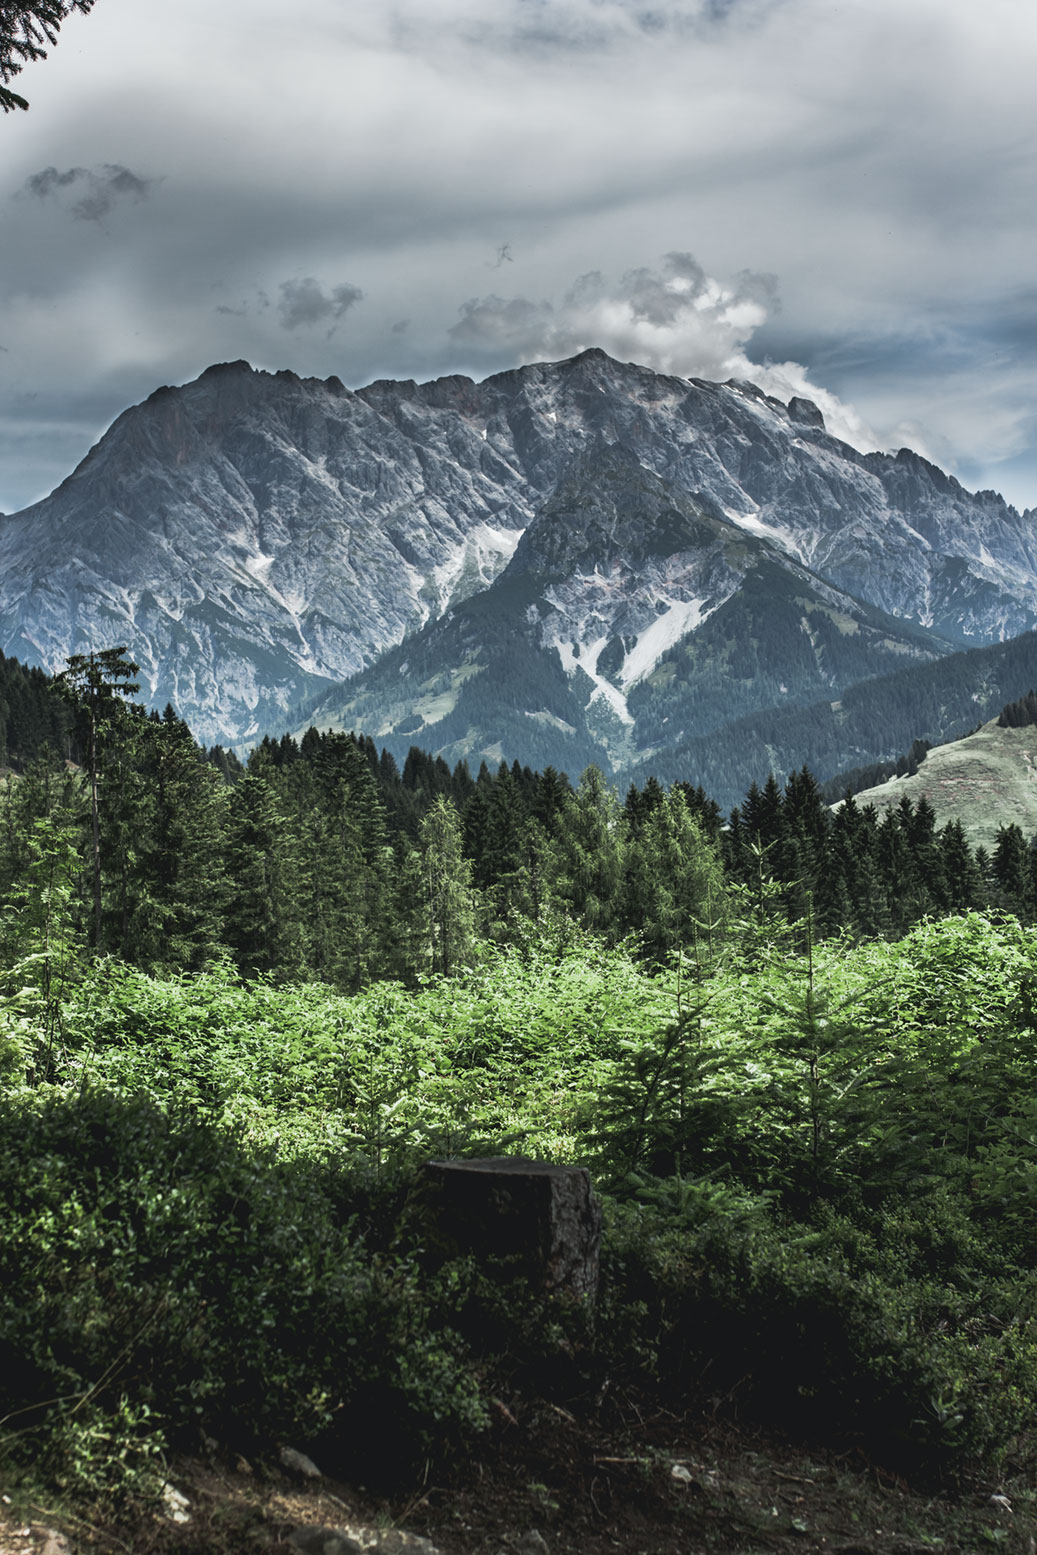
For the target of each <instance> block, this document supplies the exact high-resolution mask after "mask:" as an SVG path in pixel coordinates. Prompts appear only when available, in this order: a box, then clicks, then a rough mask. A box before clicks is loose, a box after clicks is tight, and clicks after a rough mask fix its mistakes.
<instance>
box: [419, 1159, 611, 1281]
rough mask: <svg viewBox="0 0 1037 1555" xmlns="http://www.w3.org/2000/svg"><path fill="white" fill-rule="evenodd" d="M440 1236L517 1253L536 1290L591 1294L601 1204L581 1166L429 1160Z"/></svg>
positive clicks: (481, 1253) (467, 1246)
mask: <svg viewBox="0 0 1037 1555" xmlns="http://www.w3.org/2000/svg"><path fill="white" fill-rule="evenodd" d="M425 1174H426V1184H427V1188H428V1193H429V1199H430V1201H431V1207H432V1212H433V1215H434V1217H435V1223H436V1230H437V1232H438V1235H439V1237H440V1238H441V1239H442V1240H443V1241H444V1242H445V1243H446V1244H447V1245H448V1246H451V1247H454V1248H456V1249H457V1251H458V1252H461V1253H474V1254H475V1255H476V1256H477V1257H493V1258H506V1259H508V1260H513V1261H514V1262H515V1264H516V1266H517V1267H518V1269H519V1270H520V1271H521V1272H522V1273H523V1274H525V1275H526V1276H527V1277H528V1279H529V1281H530V1283H531V1285H532V1286H533V1287H534V1289H537V1290H540V1291H543V1292H544V1293H545V1294H547V1295H567V1296H570V1297H573V1298H577V1299H581V1300H583V1299H586V1300H590V1301H593V1299H594V1296H595V1293H596V1291H597V1285H598V1253H599V1250H600V1247H601V1205H600V1204H599V1203H598V1200H597V1199H596V1198H595V1196H594V1191H593V1189H592V1188H591V1180H590V1174H589V1173H588V1172H587V1171H586V1170H585V1169H584V1168H583V1167H582V1166H558V1165H556V1164H555V1163H554V1162H553V1161H530V1160H525V1159H523V1157H521V1156H484V1157H481V1158H478V1159H475V1160H470V1161H461V1160H459V1161H429V1162H428V1164H427V1166H426V1168H425Z"/></svg>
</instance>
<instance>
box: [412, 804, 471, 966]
mask: <svg viewBox="0 0 1037 1555" xmlns="http://www.w3.org/2000/svg"><path fill="white" fill-rule="evenodd" d="M419 842H420V864H421V884H422V898H423V908H424V930H425V934H424V938H425V945H426V949H427V953H428V958H429V966H430V968H431V970H432V972H433V973H437V972H438V973H440V974H441V975H442V976H444V977H448V976H449V975H450V974H451V973H452V972H454V971H455V970H456V969H457V968H458V967H460V966H463V965H465V964H466V963H467V962H468V961H470V960H471V959H472V957H473V955H474V953H475V896H474V893H473V890H472V872H471V865H470V864H469V862H468V860H467V859H466V858H465V856H464V852H463V849H462V839H461V823H460V819H459V817H458V814H457V811H456V809H455V808H454V806H453V804H452V803H451V801H450V800H449V799H445V798H443V797H442V796H440V797H439V798H437V799H436V800H435V801H434V802H433V804H432V806H431V808H430V809H429V811H428V813H427V814H426V816H425V817H424V819H423V820H422V822H421V827H420V831H419Z"/></svg>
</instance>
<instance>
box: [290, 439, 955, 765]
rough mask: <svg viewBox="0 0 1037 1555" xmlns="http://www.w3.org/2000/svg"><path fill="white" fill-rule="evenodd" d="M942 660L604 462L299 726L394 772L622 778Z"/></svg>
mask: <svg viewBox="0 0 1037 1555" xmlns="http://www.w3.org/2000/svg"><path fill="white" fill-rule="evenodd" d="M947 652H950V648H949V646H948V644H947V643H945V642H943V641H941V640H940V639H938V638H937V637H936V636H935V634H933V633H931V632H927V631H925V630H924V629H921V628H911V627H909V626H907V625H906V624H904V623H896V622H893V621H892V620H891V619H890V618H889V617H886V616H884V615H882V614H881V613H880V612H878V611H876V610H874V609H873V608H872V607H870V606H867V605H862V604H861V603H860V602H859V601H857V600H854V599H852V598H851V597H850V596H849V595H847V594H846V593H844V592H842V591H840V590H837V589H834V588H832V587H831V586H830V585H828V584H826V583H824V582H823V581H822V580H821V579H819V578H817V577H816V576H814V575H813V574H812V573H810V572H809V571H808V570H807V569H806V568H804V567H802V566H801V565H799V564H798V563H796V562H793V561H791V560H790V559H789V558H788V557H787V556H786V555H785V554H784V553H783V552H782V551H781V550H780V549H779V547H777V546H776V545H775V544H774V543H773V542H771V541H769V540H766V539H763V538H760V537H758V536H756V535H753V534H749V533H746V532H745V531H744V530H742V529H741V528H739V526H738V525H737V524H735V523H734V522H732V521H731V520H730V519H728V518H726V517H724V516H723V515H721V514H718V513H717V512H716V510H715V507H714V505H713V504H712V503H711V502H709V501H708V500H705V499H703V498H692V497H690V496H686V495H684V494H683V493H681V492H679V491H678V490H675V489H674V488H673V487H672V486H670V485H667V484H666V483H665V482H663V481H662V480H660V479H659V478H658V477H657V476H655V475H653V474H652V473H651V472H650V471H648V470H646V469H645V468H644V466H643V465H642V464H641V463H640V462H639V460H638V459H637V457H636V456H635V455H634V454H633V453H632V452H630V451H629V450H628V449H626V448H624V447H623V446H622V445H608V444H599V445H597V446H595V447H592V448H591V449H589V450H588V451H586V452H584V453H581V454H578V455H577V456H575V457H574V459H573V460H572V461H571V463H570V465H569V466H568V467H567V468H566V470H565V471H564V472H563V474H562V476H561V478H560V480H559V482H558V485H557V487H556V489H555V491H554V492H553V493H552V495H551V496H550V497H549V498H548V499H547V501H546V502H545V503H544V504H543V505H542V507H541V508H540V509H539V510H538V511H537V513H536V514H535V515H534V517H533V519H532V521H531V523H530V525H529V527H528V528H527V529H526V531H525V533H524V534H523V536H522V538H521V540H520V541H519V543H518V546H517V547H516V550H515V554H514V556H513V557H512V559H511V561H510V562H509V563H508V565H507V567H506V568H505V569H504V571H503V572H502V573H501V575H500V576H499V577H498V578H497V580H496V581H495V582H494V583H493V584H491V585H490V587H489V588H487V589H486V590H485V591H483V592H482V593H481V594H479V595H476V596H475V597H473V598H472V599H469V600H467V601H465V602H464V603H463V604H461V605H458V606H456V607H455V608H453V609H452V610H451V611H449V612H448V614H447V615H446V616H445V617H444V618H442V619H440V620H439V621H437V622H434V623H431V624H430V625H428V626H426V627H425V628H424V629H423V630H422V631H421V632H419V633H417V634H416V635H415V636H414V637H412V638H410V639H408V640H407V641H406V642H405V643H404V644H403V645H402V646H401V647H400V648H399V649H397V650H395V651H394V652H393V653H391V654H389V655H387V656H386V657H385V658H384V659H383V660H382V662H381V663H380V664H378V665H377V666H375V667H374V668H373V669H372V670H370V671H368V672H366V673H365V674H363V675H361V676H359V677H357V678H356V679H355V680H354V681H352V682H350V683H349V684H347V686H345V687H344V688H342V690H341V691H336V692H332V693H330V694H329V695H328V696H327V697H326V698H324V699H323V700H322V701H321V702H320V703H318V704H317V705H316V707H314V708H312V709H311V710H310V713H309V717H310V719H311V721H313V722H314V723H316V724H317V725H318V726H319V727H332V728H336V727H338V728H354V727H355V728H361V729H364V730H365V731H366V732H369V733H371V734H373V735H374V736H375V737H376V738H377V739H378V740H380V741H382V742H383V743H385V744H386V745H388V747H389V748H390V749H391V750H394V751H395V752H396V753H397V754H399V753H401V752H402V751H403V750H404V749H405V748H406V747H407V746H408V745H409V744H410V743H412V742H417V743H418V744H422V745H427V746H431V747H432V748H434V749H436V750H437V751H439V752H441V753H442V754H444V755H446V756H447V757H448V758H449V759H452V760H457V759H459V758H461V757H467V756H470V755H475V756H483V757H487V758H490V759H501V758H502V757H507V759H509V760H510V759H513V758H515V757H518V758H519V759H521V760H523V761H529V762H534V763H536V764H539V765H545V764H548V763H549V764H551V765H553V766H559V767H565V768H567V769H569V770H570V771H572V770H579V769H580V767H581V766H584V765H586V764H587V763H588V762H590V761H594V762H596V763H598V764H600V765H602V766H604V767H606V768H608V767H612V768H616V769H619V768H624V767H628V766H630V765H631V764H632V763H635V762H637V761H638V760H640V759H644V758H645V756H646V754H647V753H648V751H649V750H653V749H654V750H658V749H660V748H663V747H666V746H672V745H674V744H675V743H676V742H677V741H679V740H681V739H682V738H684V737H686V736H689V737H690V736H694V735H696V734H705V733H708V732H710V731H711V730H714V729H718V728H720V727H722V726H723V725H725V724H727V723H729V722H730V720H731V719H732V718H733V717H736V716H737V715H738V714H739V713H740V712H746V711H754V710H758V709H761V708H766V707H769V706H770V705H771V704H772V703H773V702H774V701H775V700H781V699H784V700H785V701H786V702H787V703H789V704H796V705H803V704H805V703H809V702H810V701H812V700H813V699H815V698H816V697H817V696H818V695H820V694H822V693H827V694H831V693H832V692H833V691H835V692H838V691H840V690H842V689H843V688H845V687H847V686H849V685H851V684H853V683H854V682H855V681H858V680H860V679H862V678H863V677H864V676H867V675H874V674H876V673H878V672H879V671H881V670H884V669H891V668H893V667H894V666H899V665H901V664H903V663H904V662H905V660H906V661H914V662H918V663H924V662H926V661H928V660H930V659H932V658H934V657H937V656H938V655H940V654H942V653H947Z"/></svg>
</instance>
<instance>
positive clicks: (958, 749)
mask: <svg viewBox="0 0 1037 1555" xmlns="http://www.w3.org/2000/svg"><path fill="white" fill-rule="evenodd" d="M905 797H906V798H908V799H910V800H911V802H912V803H913V804H917V803H918V801H919V800H920V799H927V800H928V801H929V803H930V805H932V808H933V810H934V811H935V814H936V820H937V824H938V825H940V826H943V825H945V824H946V823H947V822H948V821H951V820H958V821H960V822H961V824H962V826H963V828H964V830H965V834H966V836H967V837H968V839H969V841H970V843H971V844H972V846H973V847H980V846H982V847H984V848H986V850H987V852H988V853H993V851H994V848H995V845H996V843H997V834H998V832H999V831H1000V829H1001V828H1002V827H1003V826H1013V825H1014V826H1018V827H1020V828H1021V830H1022V832H1023V834H1024V836H1026V837H1028V838H1029V837H1032V836H1033V835H1034V833H1037V727H1035V726H1034V725H1033V724H1028V725H1027V726H1026V727H1025V728H1020V729H1006V728H1002V727H1000V726H999V724H998V721H997V719H996V718H992V719H991V720H990V721H989V722H988V723H985V724H983V725H982V726H981V727H980V728H979V729H976V730H975V731H974V732H973V733H972V734H969V735H966V736H965V738H964V739H962V740H954V741H952V742H950V743H948V744H946V745H938V746H936V747H935V748H934V749H933V750H931V751H930V752H929V753H928V755H927V756H926V758H925V761H924V762H922V764H921V766H920V767H919V768H918V771H917V772H915V773H913V774H912V775H910V776H906V777H901V778H893V779H891V780H890V781H889V782H888V783H880V784H878V785H877V786H876V787H874V788H866V789H864V790H862V791H861V792H860V793H859V794H857V795H856V796H855V799H856V803H857V804H858V805H859V806H863V805H869V804H870V805H874V806H875V808H876V809H877V810H880V811H881V810H886V809H888V808H889V807H890V806H891V805H894V806H895V805H898V804H899V803H900V801H901V800H902V799H904V798H905Z"/></svg>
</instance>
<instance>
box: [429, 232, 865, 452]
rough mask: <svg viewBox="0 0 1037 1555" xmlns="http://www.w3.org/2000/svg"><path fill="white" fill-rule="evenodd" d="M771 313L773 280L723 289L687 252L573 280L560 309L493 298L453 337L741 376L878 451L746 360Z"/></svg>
mask: <svg viewBox="0 0 1037 1555" xmlns="http://www.w3.org/2000/svg"><path fill="white" fill-rule="evenodd" d="M776 306H777V283H776V281H775V279H774V277H773V276H768V275H751V274H748V273H743V274H742V275H740V276H738V277H737V278H736V280H735V281H734V282H733V283H731V284H724V283H722V282H720V281H716V280H714V279H713V278H712V277H711V276H708V275H707V274H706V272H705V270H704V269H703V268H702V266H701V265H700V264H699V263H698V261H697V260H696V259H695V258H694V257H693V256H692V255H691V254H688V253H680V252H674V253H670V254H667V255H666V257H665V259H664V260H663V261H662V262H661V264H660V265H659V267H658V268H656V269H652V268H649V267H647V266H639V267H638V268H637V269H633V270H628V271H627V272H626V273H625V274H624V275H623V276H621V277H620V279H619V280H618V281H616V282H612V281H609V280H608V279H607V278H606V277H605V276H603V275H602V274H601V273H600V272H599V271H593V272H591V273H590V274H588V275H583V276H581V277H580V278H579V279H578V280H577V281H576V283H575V284H574V285H573V286H572V287H571V288H570V289H569V291H568V292H567V293H566V294H565V297H564V298H563V300H562V301H561V303H559V304H557V305H555V304H552V303H550V302H545V301H540V302H531V301H530V300H528V299H527V298H524V297H511V298H507V299H505V298H502V297H498V296H495V295H490V296H487V297H480V298H476V299H473V300H471V301H469V302H467V303H465V304H464V306H463V307H462V309H461V318H460V321H459V322H458V323H457V324H455V325H453V327H452V328H451V330H450V335H451V337H452V339H453V340H454V341H455V342H456V343H457V344H458V345H460V346H462V347H464V348H467V349H469V350H471V351H473V352H476V353H480V352H484V351H487V352H489V353H491V354H493V355H495V356H497V355H499V354H500V353H501V352H502V351H506V352H509V353H511V354H512V355H513V356H514V359H515V360H516V361H517V362H533V361H538V360H542V359H544V358H548V359H558V358H563V357H567V356H572V355H575V353H576V352H578V351H583V350H586V349H587V348H588V347H591V346H599V347H601V349H602V350H605V351H607V352H608V353H609V354H610V355H611V356H615V357H618V358H619V359H620V360H621V361H635V362H639V363H641V364H642V365H643V366H646V367H653V368H655V369H656V370H657V371H658V372H664V373H677V374H679V375H680V376H681V377H684V378H709V379H715V380H719V381H721V382H724V381H726V380H727V379H729V378H741V379H750V380H751V381H752V382H754V383H758V384H759V385H760V387H761V388H762V389H764V390H765V391H766V392H767V393H768V394H773V395H775V396H776V397H777V398H779V399H782V400H784V401H786V402H787V401H788V400H789V399H791V398H792V396H793V395H801V396H804V397H806V398H808V399H812V400H814V401H815V402H816V403H817V404H818V406H819V407H820V408H821V410H822V411H823V413H824V416H825V421H826V424H827V426H828V429H829V431H831V432H832V433H834V434H835V436H837V437H841V438H843V439H844V440H845V441H846V442H849V443H852V444H853V445H854V446H855V447H857V448H860V449H862V450H864V449H869V448H876V447H878V446H879V445H878V441H877V439H876V437H875V434H874V433H873V432H872V431H871V430H870V428H869V427H867V426H866V425H865V423H864V420H863V418H862V417H861V416H860V415H859V414H858V413H857V412H856V411H855V410H854V409H853V408H852V406H849V405H844V404H843V403H842V402H841V401H840V400H839V399H838V398H837V397H836V396H835V395H834V394H832V393H830V392H829V391H828V390H827V389H825V388H823V387H821V386H820V385H818V384H815V383H812V382H811V381H810V377H809V374H808V372H807V369H806V368H805V367H803V366H801V365H800V364H799V363H798V362H781V363H771V362H768V363H764V364H760V363H758V362H753V361H751V360H750V358H749V356H748V355H747V349H746V348H747V346H748V345H749V342H750V341H751V339H752V336H753V334H754V333H755V332H756V330H757V329H758V328H759V327H760V326H761V325H762V324H763V323H764V322H765V321H766V319H767V317H768V314H769V312H770V311H771V310H772V309H774V308H776Z"/></svg>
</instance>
